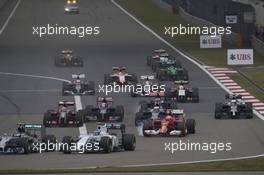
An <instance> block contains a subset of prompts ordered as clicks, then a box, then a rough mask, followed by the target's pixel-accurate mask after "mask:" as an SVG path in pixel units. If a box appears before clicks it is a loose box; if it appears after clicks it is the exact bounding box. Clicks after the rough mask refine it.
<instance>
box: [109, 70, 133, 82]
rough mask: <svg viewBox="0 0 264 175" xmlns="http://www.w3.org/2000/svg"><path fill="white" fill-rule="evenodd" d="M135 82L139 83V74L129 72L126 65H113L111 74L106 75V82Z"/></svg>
mask: <svg viewBox="0 0 264 175" xmlns="http://www.w3.org/2000/svg"><path fill="white" fill-rule="evenodd" d="M114 82H115V83H117V84H134V83H137V76H136V75H134V74H128V73H127V70H126V68H125V67H122V68H120V67H113V70H112V73H111V74H105V75H104V84H112V83H114Z"/></svg>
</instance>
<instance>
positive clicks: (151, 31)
mask: <svg viewBox="0 0 264 175" xmlns="http://www.w3.org/2000/svg"><path fill="white" fill-rule="evenodd" d="M111 2H112V3H113V4H114V5H115V6H116V7H117V8H119V9H120V10H121V11H123V12H124V13H125V14H126V15H128V16H129V17H130V18H132V19H133V20H134V21H135V22H137V23H138V24H139V25H141V26H142V27H143V28H144V29H146V30H147V31H149V32H150V33H152V34H153V35H154V36H155V37H156V38H158V39H159V40H160V41H161V42H163V43H164V44H166V45H168V46H169V47H170V48H171V49H173V50H174V51H176V52H178V53H179V54H180V55H181V56H183V57H185V58H186V59H187V60H189V61H190V62H192V63H193V64H195V65H196V66H198V67H199V68H200V69H201V70H203V71H204V72H205V73H206V74H207V75H208V76H210V77H211V78H212V79H213V80H214V81H215V82H216V83H217V84H218V85H219V86H220V87H222V88H223V89H224V90H225V91H226V92H228V93H229V94H231V93H232V92H231V91H230V90H229V89H227V88H226V87H225V86H224V85H223V84H222V83H221V82H220V81H219V80H217V79H216V78H215V77H214V76H213V75H212V74H211V73H210V72H209V71H208V70H207V69H206V68H208V67H204V66H203V65H200V64H199V63H198V62H196V61H195V60H193V59H191V58H190V57H188V56H187V55H185V54H184V53H182V52H181V51H180V50H178V49H177V48H176V47H174V46H173V45H172V44H170V43H169V42H168V41H166V40H165V39H163V38H162V37H161V36H159V35H158V34H157V33H155V32H154V31H153V30H151V29H150V28H149V27H147V26H146V25H145V24H143V23H142V22H140V21H139V20H138V19H137V18H136V17H134V16H133V15H131V14H130V13H129V12H128V11H126V10H125V9H124V8H123V7H121V6H120V5H119V4H118V3H116V2H115V0H111ZM227 79H230V78H229V77H227ZM254 114H255V115H256V116H257V117H259V118H260V119H262V120H264V116H263V115H261V114H260V113H259V112H257V111H256V110H254ZM263 156H264V154H260V155H256V156H248V157H238V158H228V159H215V160H202V161H190V162H181V163H174V164H187V163H201V162H216V161H223V160H240V159H249V158H255V157H263ZM169 164H173V163H164V164H163V165H169ZM150 165H162V164H150ZM134 166H135V165H134ZM138 166H147V164H142V165H138Z"/></svg>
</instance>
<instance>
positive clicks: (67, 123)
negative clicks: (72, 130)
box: [43, 101, 83, 127]
mask: <svg viewBox="0 0 264 175" xmlns="http://www.w3.org/2000/svg"><path fill="white" fill-rule="evenodd" d="M43 125H44V126H45V127H80V126H83V115H82V113H81V110H80V111H76V109H75V103H74V102H69V101H60V102H59V104H58V109H57V110H47V112H45V114H44V118H43Z"/></svg>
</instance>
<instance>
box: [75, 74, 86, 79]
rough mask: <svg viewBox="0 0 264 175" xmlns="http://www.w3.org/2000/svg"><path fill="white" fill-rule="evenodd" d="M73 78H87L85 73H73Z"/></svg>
mask: <svg viewBox="0 0 264 175" xmlns="http://www.w3.org/2000/svg"><path fill="white" fill-rule="evenodd" d="M72 78H73V79H78V78H85V74H73V75H72Z"/></svg>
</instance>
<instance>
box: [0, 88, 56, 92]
mask: <svg viewBox="0 0 264 175" xmlns="http://www.w3.org/2000/svg"><path fill="white" fill-rule="evenodd" d="M0 92H3V93H22V92H23V93H34V92H61V90H60V89H11V90H0Z"/></svg>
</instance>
